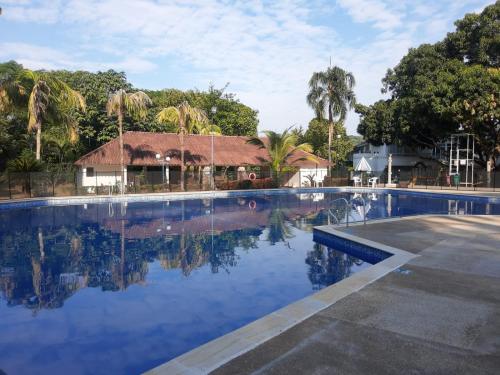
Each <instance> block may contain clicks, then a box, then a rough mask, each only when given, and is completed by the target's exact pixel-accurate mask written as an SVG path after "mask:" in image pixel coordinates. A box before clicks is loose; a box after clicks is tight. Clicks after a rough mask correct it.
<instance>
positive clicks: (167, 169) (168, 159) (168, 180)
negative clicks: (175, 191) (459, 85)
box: [165, 156, 170, 191]
mask: <svg viewBox="0 0 500 375" xmlns="http://www.w3.org/2000/svg"><path fill="white" fill-rule="evenodd" d="M165 163H166V164H167V165H166V168H165V176H166V177H167V185H168V190H169V191H170V165H169V164H170V156H166V157H165Z"/></svg>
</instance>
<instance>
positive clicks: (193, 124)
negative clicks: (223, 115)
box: [156, 101, 220, 190]
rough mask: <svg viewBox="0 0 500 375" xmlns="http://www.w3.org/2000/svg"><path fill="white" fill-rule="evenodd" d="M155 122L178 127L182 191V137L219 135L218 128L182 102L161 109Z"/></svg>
mask: <svg viewBox="0 0 500 375" xmlns="http://www.w3.org/2000/svg"><path fill="white" fill-rule="evenodd" d="M156 120H157V121H158V122H160V123H167V124H168V123H174V124H176V125H177V127H178V131H179V138H180V147H181V189H182V190H184V172H185V168H186V166H185V165H184V135H186V134H193V133H198V134H205V135H214V134H220V129H219V127H218V126H216V125H213V124H210V123H209V120H208V117H207V114H206V113H205V111H203V110H202V109H199V108H196V107H191V106H190V105H189V103H188V102H186V101H184V102H182V103H181V104H179V105H178V106H176V107H174V106H171V107H166V108H163V109H162V110H161V111H160V112H159V113H158V114H157V115H156Z"/></svg>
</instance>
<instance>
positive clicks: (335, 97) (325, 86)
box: [307, 66, 356, 166]
mask: <svg viewBox="0 0 500 375" xmlns="http://www.w3.org/2000/svg"><path fill="white" fill-rule="evenodd" d="M354 85H355V80H354V75H353V74H352V73H350V72H346V71H345V70H343V69H341V68H339V67H337V66H334V67H329V68H328V69H327V70H326V71H325V72H315V73H313V75H312V77H311V79H310V80H309V88H310V91H309V94H308V95H307V103H308V104H309V105H310V106H311V107H312V108H313V109H314V111H315V112H316V117H317V118H318V119H320V120H322V119H324V118H325V117H326V116H328V162H329V164H330V166H331V163H332V138H333V131H334V127H333V123H334V121H344V120H345V118H346V116H347V112H348V110H350V109H352V108H353V107H354V106H355V105H356V95H355V94H354V91H353V88H354ZM325 114H326V116H325Z"/></svg>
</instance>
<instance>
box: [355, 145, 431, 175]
mask: <svg viewBox="0 0 500 375" xmlns="http://www.w3.org/2000/svg"><path fill="white" fill-rule="evenodd" d="M389 154H391V155H392V167H393V171H394V170H395V169H398V168H399V169H401V168H406V169H409V168H415V167H418V166H422V167H424V168H426V167H432V166H435V165H436V164H437V163H436V161H435V160H432V158H434V157H435V156H436V155H435V154H434V151H433V150H431V149H419V150H417V151H415V150H412V149H410V148H409V147H404V146H396V145H386V144H384V145H382V146H374V145H372V144H370V143H367V142H363V143H361V144H359V145H357V146H356V147H355V148H354V151H353V154H352V161H353V165H358V163H359V162H360V160H361V159H362V158H363V157H364V158H365V159H366V161H367V162H368V164H369V165H370V167H371V170H372V174H373V175H374V176H380V175H381V174H383V172H384V170H385V169H386V168H387V161H388V158H389Z"/></svg>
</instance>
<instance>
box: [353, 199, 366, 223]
mask: <svg viewBox="0 0 500 375" xmlns="http://www.w3.org/2000/svg"><path fill="white" fill-rule="evenodd" d="M354 199H360V200H361V202H363V224H364V225H366V200H365V198H363V196H362V195H360V196H358V197H356V198H353V199H351V205H352V201H354Z"/></svg>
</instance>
